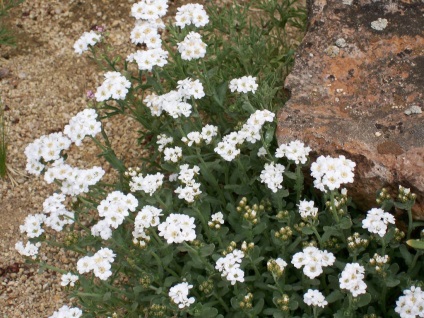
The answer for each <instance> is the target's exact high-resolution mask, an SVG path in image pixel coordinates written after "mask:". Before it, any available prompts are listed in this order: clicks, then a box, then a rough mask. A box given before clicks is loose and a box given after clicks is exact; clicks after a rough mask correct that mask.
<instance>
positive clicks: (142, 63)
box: [127, 48, 168, 71]
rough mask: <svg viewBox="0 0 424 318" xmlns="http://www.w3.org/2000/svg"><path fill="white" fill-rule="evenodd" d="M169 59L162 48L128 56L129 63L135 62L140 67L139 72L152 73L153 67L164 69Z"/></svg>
mask: <svg viewBox="0 0 424 318" xmlns="http://www.w3.org/2000/svg"><path fill="white" fill-rule="evenodd" d="M167 58H168V52H167V51H164V50H162V49H161V48H152V49H149V50H145V51H141V50H139V51H137V52H136V53H132V54H130V55H128V57H127V61H128V62H133V61H135V62H136V63H137V65H138V69H139V70H144V71H151V70H152V69H153V66H159V67H163V66H164V65H165V64H166V63H168V61H167Z"/></svg>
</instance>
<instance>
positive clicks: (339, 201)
mask: <svg viewBox="0 0 424 318" xmlns="http://www.w3.org/2000/svg"><path fill="white" fill-rule="evenodd" d="M346 202H347V198H344V197H343V196H341V197H336V198H335V199H334V205H333V204H332V203H331V201H327V202H325V206H326V207H327V209H328V211H330V212H333V209H334V208H335V209H336V213H337V214H338V215H339V216H343V215H345V214H346V211H345V209H343V208H344V207H345V206H346Z"/></svg>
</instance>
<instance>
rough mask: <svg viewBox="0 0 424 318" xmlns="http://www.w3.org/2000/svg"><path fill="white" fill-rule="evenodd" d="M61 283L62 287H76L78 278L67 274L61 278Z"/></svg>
mask: <svg viewBox="0 0 424 318" xmlns="http://www.w3.org/2000/svg"><path fill="white" fill-rule="evenodd" d="M60 279H61V282H60V285H61V286H68V285H70V286H72V287H74V286H75V282H76V281H77V280H78V276H77V275H73V274H72V273H66V274H63V275H62V277H61V278H60Z"/></svg>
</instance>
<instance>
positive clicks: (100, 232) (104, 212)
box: [91, 191, 138, 240]
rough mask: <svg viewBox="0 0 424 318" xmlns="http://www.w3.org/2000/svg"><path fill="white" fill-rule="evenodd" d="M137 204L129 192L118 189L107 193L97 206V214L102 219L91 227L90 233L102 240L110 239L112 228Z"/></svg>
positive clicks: (116, 226) (120, 222)
mask: <svg viewBox="0 0 424 318" xmlns="http://www.w3.org/2000/svg"><path fill="white" fill-rule="evenodd" d="M137 206H138V200H137V199H136V198H135V196H133V195H132V194H131V193H128V194H126V195H125V194H123V193H122V192H120V191H114V192H111V193H109V194H108V196H107V197H106V199H104V200H102V201H101V202H100V204H99V206H98V207H97V211H98V212H99V216H100V217H102V218H104V219H102V220H100V221H99V222H97V224H95V225H94V226H93V227H92V228H91V234H92V235H93V236H100V237H101V238H102V239H103V240H108V239H110V238H111V237H112V228H113V229H117V228H118V226H119V225H121V224H122V223H123V222H124V220H125V218H126V217H127V216H128V215H129V212H130V211H131V212H134V211H135V209H136V208H137Z"/></svg>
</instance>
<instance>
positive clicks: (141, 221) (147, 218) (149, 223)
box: [132, 205, 162, 247]
mask: <svg viewBox="0 0 424 318" xmlns="http://www.w3.org/2000/svg"><path fill="white" fill-rule="evenodd" d="M160 216H162V210H161V209H158V208H155V207H154V206H151V205H146V206H144V207H143V208H142V209H141V211H140V212H138V213H137V216H136V217H135V220H134V231H133V232H132V235H133V243H134V244H140V246H142V247H144V246H146V243H147V242H148V241H150V236H149V235H147V234H146V231H145V230H146V229H148V228H150V227H155V226H158V225H159V217H160Z"/></svg>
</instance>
